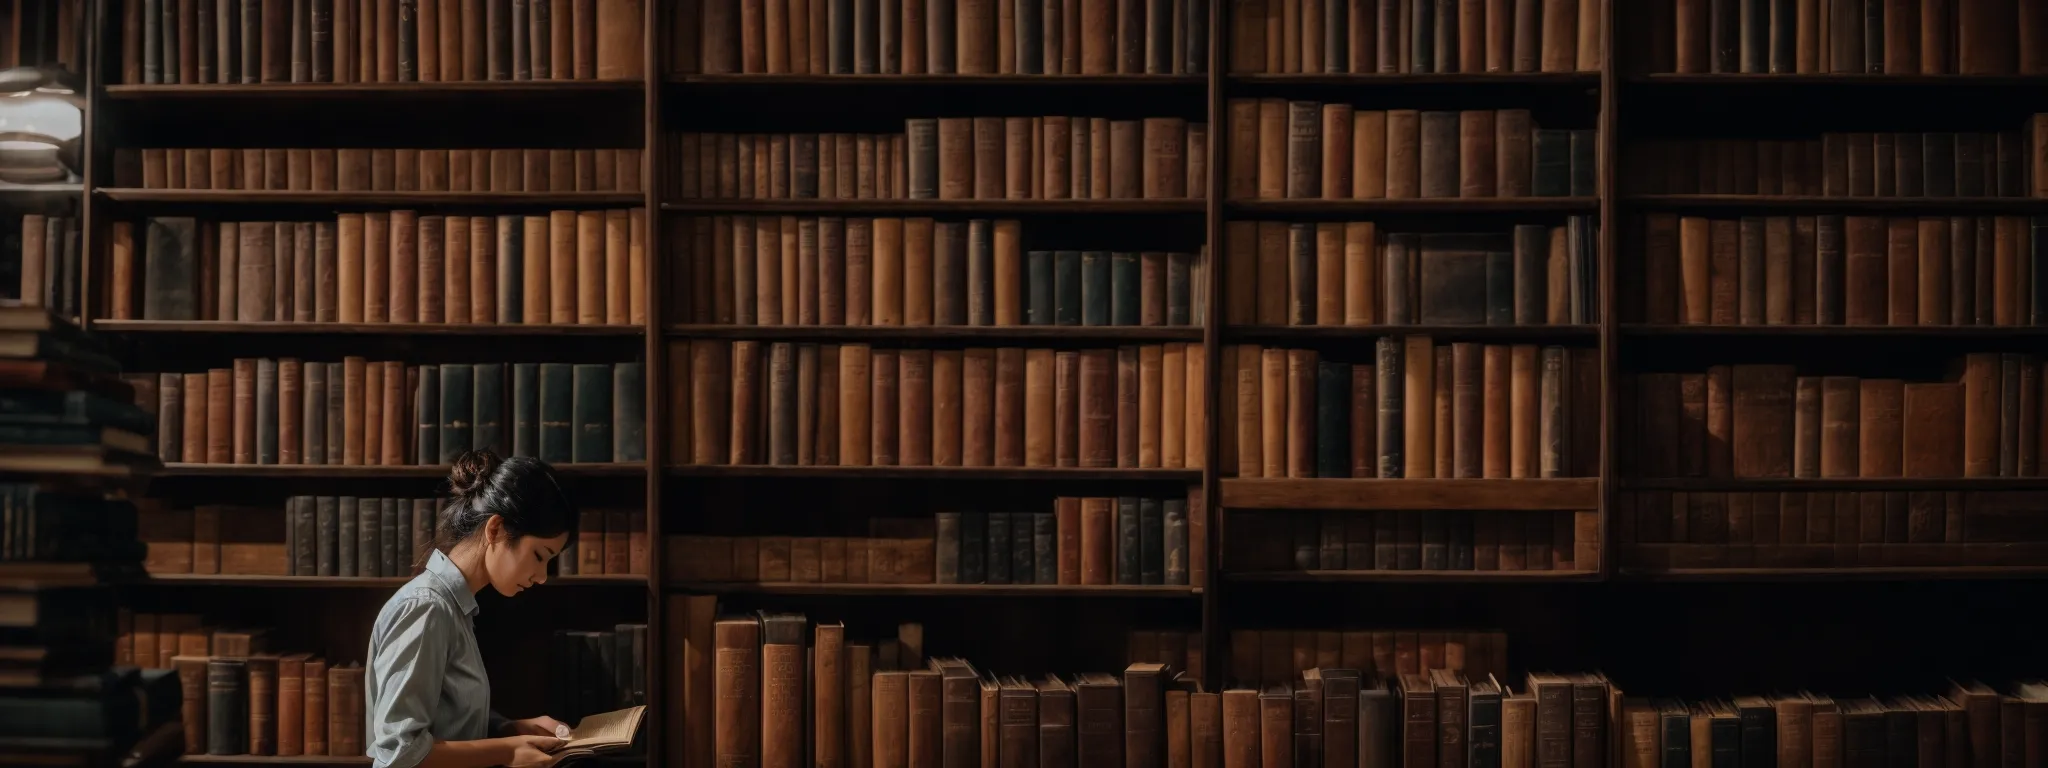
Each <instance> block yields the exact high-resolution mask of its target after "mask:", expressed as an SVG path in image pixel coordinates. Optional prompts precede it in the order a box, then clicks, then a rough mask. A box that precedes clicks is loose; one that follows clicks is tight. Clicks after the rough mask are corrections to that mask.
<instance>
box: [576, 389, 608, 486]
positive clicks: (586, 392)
mask: <svg viewBox="0 0 2048 768" xmlns="http://www.w3.org/2000/svg"><path fill="white" fill-rule="evenodd" d="M575 387H576V392H575V398H576V399H575V407H574V419H575V426H574V429H575V438H574V445H573V448H572V450H573V454H572V458H571V460H572V461H575V462H576V463H579V464H584V463H593V462H599V463H601V462H608V461H611V460H612V367H611V366H609V365H578V366H576V369H575Z"/></svg>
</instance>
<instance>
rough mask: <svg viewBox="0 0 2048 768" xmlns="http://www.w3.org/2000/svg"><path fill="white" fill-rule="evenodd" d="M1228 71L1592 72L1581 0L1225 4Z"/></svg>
mask: <svg viewBox="0 0 2048 768" xmlns="http://www.w3.org/2000/svg"><path fill="white" fill-rule="evenodd" d="M1231 11H1232V13H1231V17H1230V25H1231V26H1230V31H1229V32H1228V34H1229V35H1230V46H1231V47H1230V50H1231V59H1230V71H1231V73H1232V74H1283V73H1284V74H1295V73H1303V74H1313V73H1328V74H1342V73H1349V74H1371V73H1381V74H1392V73H1410V74H1430V73H1460V74H1477V73H1498V72H1595V71H1599V69H1600V61H1601V58H1602V51H1601V45H1602V42H1601V31H1602V28H1603V27H1604V26H1605V16H1606V9H1605V8H1604V7H1602V6H1601V5H1600V4H1599V3H1597V2H1590V0H1558V1H1554V2H1545V3H1541V4H1540V5H1539V4H1538V3H1536V2H1534V0H1525V1H1524V2H1518V3H1515V4H1514V6H1513V7H1512V8H1510V7H1509V4H1508V3H1506V2H1501V1H1499V0H1496V1H1495V2H1488V3H1485V4H1480V3H1473V2H1457V0H1378V2H1376V3H1375V2H1371V1H1370V0H1366V1H1362V2H1349V1H1348V0H1306V1H1304V0H1254V1H1253V2H1250V3H1242V4H1236V5H1232V6H1231Z"/></svg>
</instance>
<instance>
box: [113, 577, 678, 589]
mask: <svg viewBox="0 0 2048 768" xmlns="http://www.w3.org/2000/svg"><path fill="white" fill-rule="evenodd" d="M411 580H412V577H410V576H253V575H243V574H210V573H209V574H199V573H162V574H152V575H150V577H149V578H147V579H144V580H142V581H139V582H137V584H140V585H151V586H164V587H177V588H180V589H183V588H186V587H257V588H280V589H392V588H395V587H398V586H400V585H402V584H404V583H406V582H408V581H411ZM546 586H550V587H555V586H562V587H646V586H647V577H646V576H555V577H552V578H550V579H548V583H547V584H546Z"/></svg>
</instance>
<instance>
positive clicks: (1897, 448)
mask: <svg viewBox="0 0 2048 768" xmlns="http://www.w3.org/2000/svg"><path fill="white" fill-rule="evenodd" d="M1858 383H1859V384H1860V385H1861V391H1860V392H1859V393H1858V405H1859V406H1860V408H1859V410H1860V413H1859V417H1860V421H1861V424H1860V425H1859V427H1860V429H1859V434H1858V438H1859V440H1858V443H1859V444H1858V451H1857V468H1858V470H1859V476H1861V477H1899V476H1900V475H1901V474H1902V473H1903V471H1904V461H1905V444H1904V433H1905V384H1904V382H1901V381H1899V380H1897V379H1863V380H1862V381H1860V382H1858ZM1966 393H1967V388H1966ZM1965 447H1966V448H1967V443H1966V445H1965ZM1964 461H1965V463H1966V464H1967V462H1968V456H1967V454H1966V455H1965V457H1964Z"/></svg>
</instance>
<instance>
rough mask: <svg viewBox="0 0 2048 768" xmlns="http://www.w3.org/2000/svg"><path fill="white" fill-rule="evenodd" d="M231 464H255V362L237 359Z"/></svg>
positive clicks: (235, 366)
mask: <svg viewBox="0 0 2048 768" xmlns="http://www.w3.org/2000/svg"><path fill="white" fill-rule="evenodd" d="M233 375H234V383H233V387H234V389H233V397H234V415H233V419H234V421H233V427H232V429H233V434H234V446H233V454H232V458H233V462H234V463H236V464H254V463H256V360H255V359H254V358H237V359H236V360H235V362H234V368H233Z"/></svg>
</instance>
